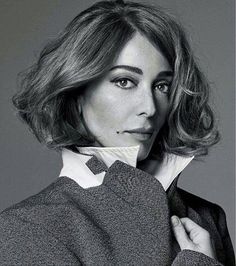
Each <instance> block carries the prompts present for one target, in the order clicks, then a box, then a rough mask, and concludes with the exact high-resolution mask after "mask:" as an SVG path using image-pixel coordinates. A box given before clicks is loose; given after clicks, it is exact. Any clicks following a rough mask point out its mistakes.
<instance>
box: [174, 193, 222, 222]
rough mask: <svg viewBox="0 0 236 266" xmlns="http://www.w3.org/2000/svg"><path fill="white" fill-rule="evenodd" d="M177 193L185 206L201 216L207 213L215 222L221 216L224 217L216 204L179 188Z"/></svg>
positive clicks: (220, 208)
mask: <svg viewBox="0 0 236 266" xmlns="http://www.w3.org/2000/svg"><path fill="white" fill-rule="evenodd" d="M178 192H179V195H180V196H181V198H182V199H183V201H184V202H185V203H186V205H187V206H188V207H191V208H192V209H194V210H196V211H197V212H200V213H203V214H206V213H209V214H210V215H211V216H212V217H213V218H214V220H215V221H218V220H219V218H220V217H221V216H225V212H224V210H223V209H222V207H221V206H219V205H218V204H216V203H213V202H211V201H208V200H206V199H204V198H201V197H199V196H197V195H194V194H192V193H190V192H188V191H186V190H184V189H181V188H178Z"/></svg>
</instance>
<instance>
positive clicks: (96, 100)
mask: <svg viewBox="0 0 236 266" xmlns="http://www.w3.org/2000/svg"><path fill="white" fill-rule="evenodd" d="M119 99H120V97H118V95H116V94H114V93H108V92H107V91H106V92H105V91H104V90H103V91H102V90H101V91H100V90H94V91H93V92H91V91H90V92H87V93H86V94H85V95H84V97H83V101H82V112H83V116H84V120H85V123H86V125H87V127H88V128H89V129H90V131H91V132H92V133H93V134H95V135H98V134H100V133H102V132H107V133H108V130H112V129H115V130H117V128H118V126H119V125H120V124H121V123H123V122H124V118H125V115H124V108H121V102H122V101H121V100H119Z"/></svg>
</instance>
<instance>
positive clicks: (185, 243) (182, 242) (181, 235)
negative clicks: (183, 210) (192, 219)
mask: <svg viewBox="0 0 236 266" xmlns="http://www.w3.org/2000/svg"><path fill="white" fill-rule="evenodd" d="M171 223H172V228H173V232H174V235H175V238H176V240H177V242H178V244H179V246H180V248H181V250H183V249H187V248H188V247H189V245H190V239H189V237H188V235H187V233H186V232H185V229H184V227H183V225H182V223H181V221H180V219H179V218H178V217H177V216H175V215H174V216H172V217H171Z"/></svg>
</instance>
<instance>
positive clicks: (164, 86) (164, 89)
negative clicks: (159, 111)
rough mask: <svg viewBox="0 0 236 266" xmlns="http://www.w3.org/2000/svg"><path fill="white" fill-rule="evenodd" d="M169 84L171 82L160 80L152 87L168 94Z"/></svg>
mask: <svg viewBox="0 0 236 266" xmlns="http://www.w3.org/2000/svg"><path fill="white" fill-rule="evenodd" d="M170 86H171V84H170V83H169V82H167V81H161V82H158V83H157V84H155V86H154V88H155V89H156V90H159V91H161V92H162V93H166V94H168V93H169V90H170Z"/></svg>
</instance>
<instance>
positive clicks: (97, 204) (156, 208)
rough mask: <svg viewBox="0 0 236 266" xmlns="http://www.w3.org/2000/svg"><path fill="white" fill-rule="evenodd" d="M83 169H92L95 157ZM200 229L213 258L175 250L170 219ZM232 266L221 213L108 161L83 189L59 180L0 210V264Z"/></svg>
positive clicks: (95, 168) (95, 169)
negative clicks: (100, 177) (97, 179)
mask: <svg viewBox="0 0 236 266" xmlns="http://www.w3.org/2000/svg"><path fill="white" fill-rule="evenodd" d="M89 167H90V169H91V171H93V172H94V173H98V172H99V169H100V168H101V165H100V164H99V163H98V161H97V160H96V158H94V160H93V162H92V163H91V164H90V166H89ZM173 214H176V215H178V216H179V217H189V218H190V219H192V220H193V221H195V222H196V223H197V224H199V225H200V226H202V227H204V228H205V229H206V230H208V231H209V232H210V234H211V236H212V238H213V240H214V242H215V246H216V254H217V256H218V261H216V260H214V259H211V258H209V257H208V256H206V255H204V254H202V253H198V252H194V251H190V250H184V251H180V248H179V246H178V244H177V242H176V241H175V239H174V236H173V233H172V231H171V225H170V216H171V215H173ZM220 262H221V263H222V264H224V265H228V266H231V265H235V264H234V254H233V249H232V244H231V241H230V237H229V233H228V230H227V225H226V220H225V214H224V211H223V210H222V209H221V208H220V207H219V206H217V205H215V204H213V203H210V202H208V201H206V200H203V199H201V198H199V197H196V196H194V195H192V194H190V193H188V192H186V191H184V190H182V189H179V188H177V179H176V180H175V181H174V182H173V183H172V185H171V186H170V188H169V189H168V191H167V192H165V191H164V189H163V187H162V185H161V184H160V183H159V181H157V180H156V179H155V178H154V177H153V176H150V175H148V174H147V173H146V172H143V171H141V170H139V169H137V168H134V167H132V166H129V165H127V164H125V163H123V162H120V161H116V162H115V163H114V164H113V165H112V166H111V167H110V168H109V169H108V170H107V172H106V175H105V177H104V181H103V184H102V185H100V186H97V187H91V188H88V189H83V188H82V187H80V186H79V185H78V184H77V183H75V182H74V181H73V180H72V179H70V178H68V177H60V178H58V179H57V180H56V181H55V182H54V183H52V184H51V185H50V186H48V187H47V188H46V189H44V190H43V191H41V192H40V193H39V194H37V195H35V196H32V197H30V198H28V199H26V200H24V201H22V202H20V203H18V204H16V205H14V206H12V207H10V208H8V209H6V210H5V211H3V212H2V213H1V215H0V265H68V266H69V265H160V266H161V265H163V266H164V265H172V266H184V265H207V266H211V265H221V264H220Z"/></svg>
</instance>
